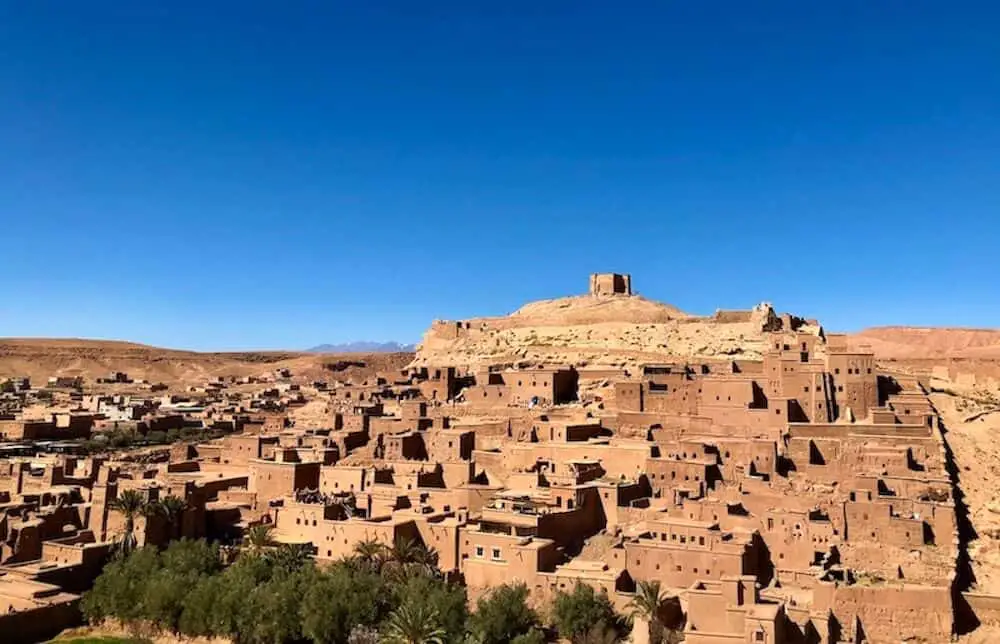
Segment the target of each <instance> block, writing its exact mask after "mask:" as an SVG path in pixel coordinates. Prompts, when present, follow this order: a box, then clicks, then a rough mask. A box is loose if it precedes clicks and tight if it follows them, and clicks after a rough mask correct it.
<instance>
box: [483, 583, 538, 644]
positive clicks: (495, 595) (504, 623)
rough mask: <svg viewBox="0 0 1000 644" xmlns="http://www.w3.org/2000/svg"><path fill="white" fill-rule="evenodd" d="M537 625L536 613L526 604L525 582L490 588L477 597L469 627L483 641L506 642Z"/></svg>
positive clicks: (485, 642) (489, 643) (484, 642)
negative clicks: (484, 593) (487, 591)
mask: <svg viewBox="0 0 1000 644" xmlns="http://www.w3.org/2000/svg"><path fill="white" fill-rule="evenodd" d="M538 625H539V620H538V614H537V613H536V612H535V611H534V610H532V609H531V607H530V606H528V587H527V586H525V585H524V584H518V585H504V586H498V587H496V588H494V589H492V590H491V591H490V592H489V593H487V594H486V595H484V596H483V597H480V598H479V600H478V601H477V602H476V610H475V612H473V613H472V615H471V616H470V617H469V630H470V632H471V633H472V634H473V636H474V637H476V638H477V639H478V641H480V642H482V644H506V642H510V641H511V640H513V639H514V638H516V637H519V636H522V635H527V634H528V633H530V632H531V631H532V630H533V629H537V628H538Z"/></svg>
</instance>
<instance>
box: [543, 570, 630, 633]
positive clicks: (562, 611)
mask: <svg viewBox="0 0 1000 644" xmlns="http://www.w3.org/2000/svg"><path fill="white" fill-rule="evenodd" d="M552 617H553V622H555V626H556V630H557V631H558V632H559V636H560V637H563V638H566V639H568V640H570V641H572V642H574V644H591V643H593V644H598V643H602V642H615V641H617V639H618V630H619V629H620V628H621V627H622V624H621V623H620V620H619V618H618V616H617V615H615V610H614V608H613V607H612V606H611V600H609V599H608V596H607V594H605V593H604V592H601V593H596V592H594V589H593V588H592V587H591V586H587V585H585V584H579V583H578V584H577V585H576V586H575V587H574V588H573V590H572V592H569V593H565V592H562V591H559V592H557V593H556V600H555V605H554V606H553V610H552Z"/></svg>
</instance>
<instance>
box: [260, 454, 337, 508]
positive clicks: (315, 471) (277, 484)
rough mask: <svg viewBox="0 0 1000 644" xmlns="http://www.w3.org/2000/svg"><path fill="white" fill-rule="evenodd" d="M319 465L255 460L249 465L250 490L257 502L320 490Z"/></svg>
mask: <svg viewBox="0 0 1000 644" xmlns="http://www.w3.org/2000/svg"><path fill="white" fill-rule="evenodd" d="M321 467H322V466H321V465H320V464H319V463H276V462H272V461H261V460H254V461H251V462H250V464H249V468H248V469H249V489H250V491H251V492H255V493H256V494H257V502H258V503H261V502H264V501H268V500H270V499H277V498H281V497H285V496H294V495H295V492H296V491H298V490H303V489H317V488H319V479H320V469H321Z"/></svg>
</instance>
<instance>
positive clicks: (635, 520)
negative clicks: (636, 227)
mask: <svg viewBox="0 0 1000 644" xmlns="http://www.w3.org/2000/svg"><path fill="white" fill-rule="evenodd" d="M591 292H592V294H593V297H630V292H631V280H630V279H629V278H628V277H627V276H620V275H595V276H592V278H591ZM750 315H751V312H749V311H746V312H742V311H729V312H723V313H719V314H717V317H720V318H721V317H727V318H733V319H740V320H744V319H750ZM723 322H724V321H720V323H723ZM451 324H453V325H454V328H455V332H456V333H460V332H462V331H463V329H464V326H463V323H462V322H455V323H451ZM761 332H762V333H763V334H764V335H765V337H766V339H767V343H768V344H767V350H766V353H765V354H764V356H763V359H762V360H743V359H740V357H739V356H738V355H734V356H733V357H732V359H728V360H720V359H712V360H706V361H698V360H693V359H690V358H688V359H684V360H677V361H672V362H663V363H657V364H642V365H639V366H638V367H635V368H631V367H629V368H621V369H614V368H608V369H603V370H600V371H597V370H594V369H589V370H588V369H587V368H586V367H585V366H583V365H574V364H516V363H515V364H495V365H483V364H476V365H470V364H441V365H435V366H431V367H428V366H420V367H415V368H411V369H404V370H402V371H398V372H396V371H394V372H390V373H382V374H378V375H377V376H375V377H372V378H369V379H367V380H365V381H360V382H334V383H323V386H321V387H320V386H313V385H309V384H303V385H302V386H300V387H297V388H296V389H291V388H290V387H284V388H283V389H282V390H281V391H274V386H275V385H274V383H273V382H269V383H263V384H261V391H262V392H267V395H266V396H264V397H263V398H261V397H258V398H256V399H258V400H266V399H267V397H268V396H270V397H271V398H270V399H271V400H272V401H273V402H274V403H275V404H273V405H271V406H269V407H267V408H266V409H261V408H259V407H260V406H259V405H258V408H254V409H248V408H245V407H240V406H239V405H235V406H234V404H233V403H232V401H231V400H229V399H227V398H226V396H225V395H224V387H223V388H221V389H217V390H216V392H215V394H214V397H211V398H209V399H204V398H203V399H201V400H200V407H198V408H197V409H196V410H195V411H190V410H188V411H187V412H182V411H179V410H178V409H177V405H176V404H175V405H174V406H173V407H170V406H168V409H166V410H161V409H160V406H150V405H146V404H145V403H140V409H139V410H138V411H134V412H130V413H129V414H125V412H122V413H123V414H125V415H135V416H136V417H137V418H138V419H143V418H145V419H146V421H150V422H151V421H153V419H154V418H156V417H158V414H159V415H164V416H166V415H169V413H173V414H174V415H175V416H179V418H180V420H176V419H175V420H174V421H170V422H175V423H177V422H181V423H183V422H190V421H191V420H192V418H195V417H196V416H197V415H198V414H200V420H201V422H203V423H204V424H206V425H207V424H212V423H225V426H226V429H227V431H228V433H227V434H226V435H225V436H223V437H221V438H216V439H213V440H209V441H204V442H200V443H190V442H180V443H176V444H175V445H174V446H173V447H171V448H170V449H169V457H165V456H161V457H160V458H159V459H158V460H157V459H147V460H145V461H144V460H142V459H136V458H134V457H132V456H131V455H126V456H117V457H116V456H115V455H113V454H112V455H111V456H101V457H82V456H73V455H68V454H45V455H37V454H33V455H31V456H16V455H15V456H10V457H9V458H6V459H5V460H0V513H2V514H0V629H3V628H6V627H7V626H6V625H7V624H16V625H17V626H16V627H17V628H25V629H27V628H30V627H31V624H32V623H34V622H40V623H49V624H51V623H52V622H53V621H58V620H60V619H65V618H66V617H65V615H64V613H68V611H69V608H68V607H71V606H72V605H73V602H74V601H76V598H77V596H78V593H79V592H80V591H82V590H84V589H85V588H86V587H87V585H88V584H89V583H91V581H92V579H93V578H94V576H95V575H96V574H97V572H98V571H99V570H100V566H101V563H102V562H103V560H104V558H105V557H106V556H107V553H108V551H109V549H110V548H111V547H112V546H113V544H114V543H115V542H116V540H118V539H120V538H121V536H122V531H123V529H124V528H125V518H124V517H123V516H122V514H121V513H120V512H117V511H115V510H113V509H112V507H113V500H114V499H116V498H118V497H120V496H121V495H122V494H123V493H124V492H125V491H126V490H136V491H138V492H139V494H141V495H142V497H143V498H144V499H146V500H148V501H150V502H153V501H156V500H157V499H161V498H164V497H167V496H176V497H180V498H181V499H183V500H184V502H185V503H184V507H183V510H182V511H181V512H180V513H179V514H178V515H177V516H173V517H167V516H164V515H162V514H161V515H150V517H148V518H147V517H144V516H138V517H136V519H135V522H134V530H135V534H136V537H137V540H138V542H139V543H152V544H160V543H165V542H166V541H167V540H169V539H172V538H178V537H181V536H184V537H209V538H212V539H220V540H225V541H229V542H233V543H236V542H238V541H239V539H240V538H241V535H242V534H243V533H244V531H245V530H246V529H247V528H248V527H249V526H251V525H255V524H259V523H269V524H272V525H273V526H274V531H273V537H274V538H275V539H276V540H277V541H279V542H284V543H303V544H308V545H309V546H310V547H311V549H312V551H313V553H314V555H315V557H316V558H317V559H319V560H335V559H338V558H341V557H345V556H350V555H351V554H352V553H353V551H354V549H355V546H356V545H357V544H358V543H359V542H362V541H367V540H377V541H379V542H381V543H384V544H387V545H391V544H393V543H395V542H396V541H397V540H399V539H402V538H408V539H412V540H415V541H418V542H421V543H423V544H424V545H426V546H428V547H430V548H433V549H434V550H435V551H436V552H437V553H438V556H439V566H440V568H441V569H442V571H443V572H445V573H446V574H448V575H451V576H452V577H453V578H455V579H459V580H461V581H462V582H463V583H465V584H466V585H467V587H468V589H469V594H470V597H473V598H474V597H476V596H478V595H479V594H481V593H482V592H484V591H486V590H487V589H489V588H490V587H493V586H496V585H498V584H504V583H524V584H526V585H527V586H528V588H529V589H530V590H531V596H532V599H533V601H536V602H538V603H539V604H544V603H545V602H548V601H549V600H550V599H551V598H552V596H553V594H554V593H555V592H556V591H558V590H568V589H571V588H572V587H573V586H574V585H575V584H577V583H583V584H588V585H591V586H593V587H594V588H596V589H599V590H602V591H605V592H607V593H608V595H609V597H610V598H611V599H612V601H613V602H615V603H616V604H618V605H619V606H621V607H624V606H625V605H626V604H627V603H628V602H629V600H630V598H631V596H632V594H633V593H634V592H635V590H636V584H637V583H638V582H639V581H643V580H659V581H660V582H661V583H662V584H663V586H664V587H665V588H668V589H670V592H671V594H672V595H674V596H675V597H676V598H677V599H678V601H679V605H680V607H681V609H682V610H683V614H684V630H685V641H687V642H689V643H691V644H731V643H734V642H748V643H751V642H752V643H760V642H765V643H768V644H781V643H796V642H841V641H845V642H860V641H866V640H867V641H873V642H897V641H900V640H901V639H903V640H906V639H907V638H909V637H922V638H924V641H946V640H948V639H949V638H950V637H951V635H952V633H953V631H954V630H955V628H956V622H957V620H961V619H964V617H963V615H964V613H965V612H967V611H965V609H966V608H968V606H967V605H966V604H965V600H964V596H963V595H962V594H961V593H960V592H958V590H959V588H960V586H959V584H960V581H961V580H960V579H958V577H959V573H960V571H961V570H962V562H961V559H962V555H961V548H960V546H961V544H960V540H959V533H958V527H957V520H956V516H957V515H956V504H955V500H954V494H953V483H952V478H951V476H950V471H949V468H950V467H951V464H950V462H949V452H948V450H947V446H946V443H945V442H944V438H943V435H942V431H941V428H940V427H939V424H938V418H937V414H936V412H935V410H934V409H933V407H932V406H931V404H930V402H929V400H928V398H927V396H926V391H925V388H924V385H922V383H921V382H919V381H918V380H917V379H915V378H913V377H908V376H904V375H900V374H893V373H887V372H884V371H882V370H881V369H880V368H879V366H878V365H877V364H876V361H875V359H874V356H873V355H872V354H871V353H868V352H864V351H857V350H851V348H849V347H848V345H847V342H846V339H845V338H844V337H842V336H837V335H834V334H828V333H825V332H824V330H823V329H822V327H820V326H819V325H818V324H816V323H813V322H807V321H805V320H802V319H799V318H796V317H794V316H789V315H784V316H778V315H770V316H767V317H766V318H765V321H764V322H763V328H762V329H761ZM286 376H289V377H293V376H294V374H286ZM584 381H588V382H594V381H600V383H601V385H600V386H597V387H592V386H588V387H586V388H584V387H582V386H581V385H582V384H583V383H584ZM220 392H223V393H222V394H220ZM316 400H321V401H323V402H324V409H325V410H326V412H325V415H324V416H323V417H322V419H320V420H313V421H310V422H295V423H294V424H293V422H292V417H291V415H290V414H289V412H288V409H289V408H288V405H289V404H291V405H295V404H302V403H303V402H307V401H316ZM81 402H83V401H81ZM118 402H119V403H120V402H121V401H118ZM98 404H99V401H98V402H93V401H92V402H91V407H93V409H94V411H93V414H94V416H93V417H91V420H90V422H91V423H100V422H108V421H107V418H108V415H107V414H106V413H103V412H101V411H100V409H99V408H98V407H95V405H98ZM104 405H105V411H108V410H109V409H110V407H115V406H116V405H118V403H116V402H115V401H105V402H104ZM143 405H145V406H143ZM154 407H155V409H154ZM78 413H79V414H83V412H78ZM0 422H3V423H5V424H4V425H3V426H2V427H3V428H4V430H3V431H5V432H6V433H7V435H8V436H13V437H15V438H17V437H22V436H26V435H27V434H28V433H29V432H31V431H36V430H34V429H28V426H27V425H25V426H24V429H23V430H20V431H19V430H18V428H17V427H16V424H17V423H18V422H28V421H24V420H20V421H19V420H15V419H9V420H7V421H0ZM47 422H53V423H55V424H56V425H60V423H61V425H60V426H65V427H67V428H68V431H77V430H74V429H73V428H74V427H77V425H74V422H76V423H81V422H84V421H74V420H73V418H72V417H69V418H68V420H66V419H64V420H60V419H58V418H55V419H51V421H47ZM120 422H139V421H137V419H134V418H128V419H125V418H122V419H121V421H120ZM46 432H47V433H45V435H49V434H50V433H53V432H54V430H53V432H49V430H46ZM54 433H55V434H56V435H58V432H54Z"/></svg>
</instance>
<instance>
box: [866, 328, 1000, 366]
mask: <svg viewBox="0 0 1000 644" xmlns="http://www.w3.org/2000/svg"><path fill="white" fill-rule="evenodd" d="M851 338H852V341H853V342H854V343H855V344H859V345H860V344H867V345H868V346H870V347H871V348H872V350H874V351H875V355H877V356H878V357H880V358H883V359H896V360H904V359H931V358H933V359H941V358H970V359H971V358H978V359H984V360H997V359H1000V330H998V329H961V328H925V327H905V326H893V327H874V328H871V329H865V330H864V331H861V332H860V333H855V334H854V335H853V336H851Z"/></svg>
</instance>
